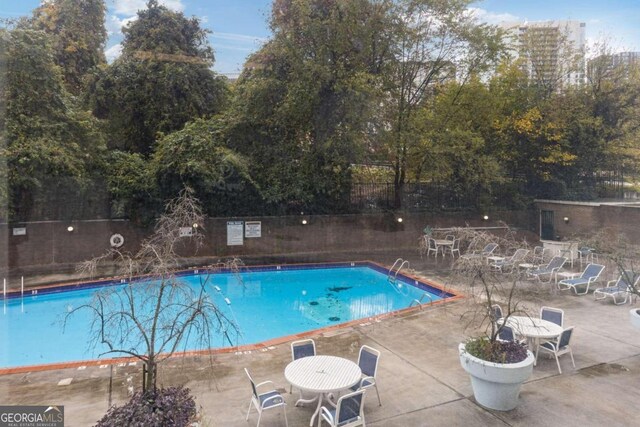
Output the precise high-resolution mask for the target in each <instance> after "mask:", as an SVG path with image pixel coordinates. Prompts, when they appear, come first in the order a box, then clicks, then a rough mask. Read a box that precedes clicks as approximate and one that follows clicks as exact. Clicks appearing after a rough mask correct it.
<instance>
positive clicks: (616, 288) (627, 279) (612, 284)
mask: <svg viewBox="0 0 640 427" xmlns="http://www.w3.org/2000/svg"><path fill="white" fill-rule="evenodd" d="M630 283H631V284H630ZM638 286H640V274H639V273H631V272H624V273H622V274H621V275H620V277H618V280H610V281H608V282H607V286H606V287H604V288H598V289H596V290H595V291H593V296H594V298H595V299H596V301H597V300H603V299H606V298H607V297H611V298H613V303H614V304H615V305H620V304H625V303H626V302H627V301H629V302H631V295H632V293H631V290H632V288H636V289H637V288H638ZM617 297H624V299H622V300H621V301H620V302H618V299H617Z"/></svg>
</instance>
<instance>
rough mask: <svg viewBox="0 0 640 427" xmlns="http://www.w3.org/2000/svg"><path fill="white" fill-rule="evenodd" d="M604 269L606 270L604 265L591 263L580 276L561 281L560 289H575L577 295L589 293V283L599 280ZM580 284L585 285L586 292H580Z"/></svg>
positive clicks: (559, 283)
mask: <svg viewBox="0 0 640 427" xmlns="http://www.w3.org/2000/svg"><path fill="white" fill-rule="evenodd" d="M602 271H604V265H600V264H589V265H587V267H586V268H585V269H584V271H583V272H582V274H581V275H580V277H576V278H574V279H564V280H561V281H559V282H558V289H560V290H561V291H564V290H567V289H573V291H574V292H575V293H576V295H585V294H587V293H589V285H591V284H592V283H593V282H595V281H596V280H598V277H600V274H602ZM578 286H585V290H584V292H578Z"/></svg>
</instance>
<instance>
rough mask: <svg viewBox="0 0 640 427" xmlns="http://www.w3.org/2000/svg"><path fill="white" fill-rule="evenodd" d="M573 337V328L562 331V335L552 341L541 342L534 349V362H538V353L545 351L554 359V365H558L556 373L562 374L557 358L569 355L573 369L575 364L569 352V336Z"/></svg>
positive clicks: (571, 353)
mask: <svg viewBox="0 0 640 427" xmlns="http://www.w3.org/2000/svg"><path fill="white" fill-rule="evenodd" d="M572 335H573V326H571V327H570V328H567V329H565V330H564V331H562V334H561V335H560V336H559V337H558V338H557V339H553V340H549V341H546V342H543V343H542V344H540V345H539V346H538V348H537V349H536V362H537V361H538V351H539V350H542V351H546V352H549V353H551V354H553V356H554V357H555V358H556V364H557V365H558V371H559V372H560V373H562V368H561V367H560V361H559V360H558V357H559V356H562V355H563V354H565V353H569V355H571V363H572V364H573V367H574V368H575V367H576V362H575V360H573V351H571V347H570V346H569V344H570V342H571V336H572Z"/></svg>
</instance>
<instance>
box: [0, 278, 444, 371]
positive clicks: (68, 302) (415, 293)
mask: <svg viewBox="0 0 640 427" xmlns="http://www.w3.org/2000/svg"><path fill="white" fill-rule="evenodd" d="M240 277H241V281H239V277H238V275H237V274H232V273H216V274H213V275H212V277H211V279H210V282H209V283H210V284H211V286H210V287H209V293H210V296H211V298H213V300H214V302H215V303H216V304H217V305H218V306H219V307H220V308H221V310H222V311H223V313H225V315H227V316H229V317H230V318H232V319H234V320H235V321H236V323H237V324H238V326H239V328H240V332H241V334H240V335H237V334H234V335H233V336H232V337H231V339H232V341H233V344H234V345H245V344H254V343H259V342H263V341H266V340H269V339H273V338H277V337H281V336H287V335H293V334H298V333H301V332H304V331H309V330H314V329H319V328H323V327H326V326H330V325H335V324H339V323H345V322H348V321H351V320H355V319H362V318H368V317H371V316H377V315H380V314H383V313H388V312H391V311H395V310H400V309H404V308H407V307H408V306H409V305H410V304H411V303H412V301H413V300H414V299H420V298H421V297H422V296H423V294H424V293H425V291H426V290H431V291H432V293H433V294H432V295H431V298H432V299H433V300H434V301H436V300H439V299H442V297H446V296H450V295H442V293H441V292H440V291H438V290H436V289H434V288H431V289H429V288H426V287H425V286H424V285H420V286H421V287H418V286H414V285H415V283H414V280H412V279H408V278H398V283H397V284H395V285H394V284H390V283H389V282H388V280H387V275H386V274H385V273H383V272H381V271H377V270H376V269H375V268H369V267H366V266H355V267H348V266H347V267H335V268H311V269H299V268H296V269H284V267H283V269H282V270H272V271H251V270H250V271H247V272H243V273H241V274H240ZM181 280H184V281H185V282H187V283H190V284H192V285H193V286H198V284H199V283H200V278H199V277H198V276H197V275H185V276H182V277H181ZM116 286H118V285H116ZM216 287H217V289H216ZM218 289H219V290H218ZM95 292H96V289H95V288H93V289H80V290H72V291H64V292H57V293H50V294H41V295H38V296H31V295H29V296H25V297H24V298H20V297H17V298H10V299H8V300H6V301H3V302H2V304H3V307H2V312H0V322H1V324H0V346H1V348H0V368H8V367H16V366H26V365H39V364H47V363H59V362H69V361H79V360H87V359H96V358H98V357H99V354H100V353H101V352H103V351H104V350H105V348H102V347H98V348H89V346H88V344H87V343H88V342H89V325H90V322H91V320H92V318H91V314H90V313H89V312H88V311H87V310H85V311H78V312H76V313H74V315H73V316H71V317H69V318H68V320H67V325H66V327H65V328H64V330H63V321H64V319H65V314H66V313H67V312H68V311H69V310H71V309H73V308H74V307H78V306H80V305H82V304H85V303H87V302H88V301H90V299H91V298H92V296H93V294H94V293H95ZM440 295H442V296H440ZM225 298H226V299H228V300H229V301H230V302H231V304H230V305H228V304H227V303H226V302H225ZM423 301H425V302H427V301H429V298H424V299H423ZM212 345H213V346H214V348H217V347H228V346H229V341H228V338H227V339H225V338H224V337H223V336H222V335H220V336H218V337H215V338H214V341H213V342H212ZM197 349H198V348H194V347H193V344H190V343H189V342H185V343H184V344H183V345H181V347H180V350H197ZM115 356H120V355H109V356H105V357H115Z"/></svg>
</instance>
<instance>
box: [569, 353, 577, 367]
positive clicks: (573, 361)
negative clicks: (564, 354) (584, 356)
mask: <svg viewBox="0 0 640 427" xmlns="http://www.w3.org/2000/svg"><path fill="white" fill-rule="evenodd" d="M569 356H571V363H572V364H573V369H575V368H576V362H575V360H573V351H571V349H569Z"/></svg>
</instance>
